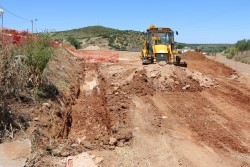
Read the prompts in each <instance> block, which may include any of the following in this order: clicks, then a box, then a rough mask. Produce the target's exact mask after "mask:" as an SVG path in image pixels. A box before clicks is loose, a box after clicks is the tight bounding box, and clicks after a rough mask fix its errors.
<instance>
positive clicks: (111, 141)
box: [109, 137, 117, 146]
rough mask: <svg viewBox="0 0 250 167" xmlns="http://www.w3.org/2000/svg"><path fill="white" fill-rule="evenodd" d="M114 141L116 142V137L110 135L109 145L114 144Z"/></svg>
mask: <svg viewBox="0 0 250 167" xmlns="http://www.w3.org/2000/svg"><path fill="white" fill-rule="evenodd" d="M116 143H117V139H116V138H114V137H110V139H109V144H110V145H111V146H113V145H115V144H116Z"/></svg>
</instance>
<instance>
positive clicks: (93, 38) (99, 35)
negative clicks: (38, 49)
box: [52, 26, 143, 51]
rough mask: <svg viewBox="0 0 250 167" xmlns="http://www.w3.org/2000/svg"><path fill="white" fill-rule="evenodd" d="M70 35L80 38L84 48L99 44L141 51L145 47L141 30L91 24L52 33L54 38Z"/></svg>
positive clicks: (112, 47) (65, 37) (64, 37)
mask: <svg viewBox="0 0 250 167" xmlns="http://www.w3.org/2000/svg"><path fill="white" fill-rule="evenodd" d="M69 36H72V37H74V38H76V39H77V40H79V41H80V42H81V43H82V47H83V48H84V47H87V46H89V45H97V46H100V47H106V48H110V49H116V50H128V51H140V50H141V48H142V47H143V33H142V32H140V31H133V30H118V29H112V28H107V27H103V26H90V27H85V28H79V29H73V30H68V31H60V32H55V33H53V34H52V38H53V39H64V40H66V39H67V37H69Z"/></svg>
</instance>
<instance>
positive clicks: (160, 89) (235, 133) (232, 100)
mask: <svg viewBox="0 0 250 167" xmlns="http://www.w3.org/2000/svg"><path fill="white" fill-rule="evenodd" d="M119 54H120V61H119V62H118V63H98V64H89V65H86V67H85V78H84V79H83V82H82V84H81V88H80V95H79V98H78V101H77V102H76V105H75V106H74V107H73V109H72V120H73V121H72V127H71V132H70V136H69V137H72V138H77V139H78V140H79V139H84V140H88V141H90V143H91V145H90V147H92V149H94V151H91V153H92V154H95V155H97V156H102V157H104V161H103V162H102V163H100V164H99V165H100V166H107V167H109V166H119V167H120V166H138V167H139V166H143V167H144V166H157V167H161V166H197V167H198V166H199V167H200V166H209V167H210V166H249V165H250V144H249V143H250V89H249V86H248V85H247V83H241V82H240V81H239V80H238V76H237V74H236V73H235V72H234V71H233V70H232V69H230V68H228V67H226V66H224V65H222V64H220V63H217V62H214V61H212V60H209V59H207V58H205V57H204V56H203V55H200V54H199V53H196V52H189V53H186V54H185V55H183V57H184V59H185V60H186V61H187V62H188V65H189V67H188V68H187V69H184V68H180V67H175V66H171V65H164V64H161V63H160V64H155V65H148V66H142V65H141V63H140V60H139V57H138V53H130V52H120V53H119ZM85 144H86V143H85ZM97 150H100V151H97ZM102 150H103V151H102Z"/></svg>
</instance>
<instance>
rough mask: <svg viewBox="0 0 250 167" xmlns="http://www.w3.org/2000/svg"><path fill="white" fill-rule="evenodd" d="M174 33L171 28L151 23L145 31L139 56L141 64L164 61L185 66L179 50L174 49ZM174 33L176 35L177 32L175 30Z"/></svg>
mask: <svg viewBox="0 0 250 167" xmlns="http://www.w3.org/2000/svg"><path fill="white" fill-rule="evenodd" d="M174 34H175V32H174V31H173V30H172V29H171V28H162V27H156V26H154V25H151V26H150V27H149V28H148V29H147V32H146V33H145V39H144V43H143V49H142V52H141V56H140V57H141V59H142V64H143V65H145V64H153V63H157V62H160V61H164V62H166V63H167V64H174V65H176V66H181V67H187V63H186V62H181V57H180V53H181V52H179V51H178V50H176V49H175V46H174V44H175V42H174ZM176 35H178V32H176Z"/></svg>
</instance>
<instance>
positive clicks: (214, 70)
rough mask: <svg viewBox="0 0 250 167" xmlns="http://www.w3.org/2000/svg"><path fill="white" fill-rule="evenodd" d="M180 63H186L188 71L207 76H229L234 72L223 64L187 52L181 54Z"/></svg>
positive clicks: (192, 52)
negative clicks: (191, 70)
mask: <svg viewBox="0 0 250 167" xmlns="http://www.w3.org/2000/svg"><path fill="white" fill-rule="evenodd" d="M181 57H182V61H185V62H187V64H188V68H189V69H194V70H197V71H199V72H201V73H203V74H205V75H208V76H217V77H220V76H227V77H229V76H231V75H232V74H233V73H234V70H233V69H231V68H229V67H227V66H226V65H224V64H221V63H219V62H216V61H213V60H210V59H209V58H207V57H206V56H204V55H203V54H202V53H199V52H196V51H188V52H185V53H183V54H182V56H181Z"/></svg>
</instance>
